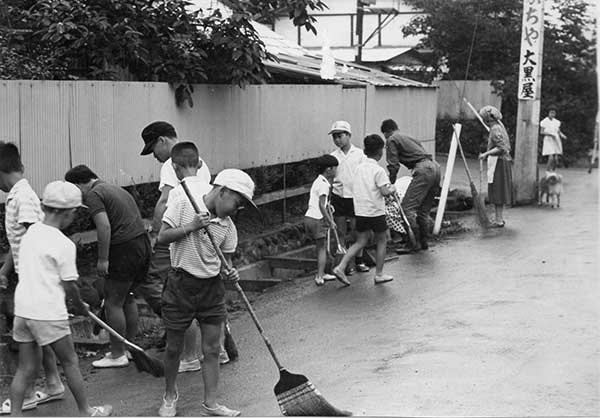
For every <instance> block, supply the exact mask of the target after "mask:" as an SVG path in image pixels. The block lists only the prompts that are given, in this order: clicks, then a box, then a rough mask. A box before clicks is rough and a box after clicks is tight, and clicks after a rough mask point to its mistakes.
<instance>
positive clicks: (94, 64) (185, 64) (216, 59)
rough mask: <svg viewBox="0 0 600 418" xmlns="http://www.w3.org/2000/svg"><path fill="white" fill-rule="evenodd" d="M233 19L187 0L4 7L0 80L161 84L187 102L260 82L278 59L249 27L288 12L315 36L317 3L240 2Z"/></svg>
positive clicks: (52, 0) (80, 0) (85, 0)
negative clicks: (199, 91)
mask: <svg viewBox="0 0 600 418" xmlns="http://www.w3.org/2000/svg"><path fill="white" fill-rule="evenodd" d="M231 4H232V6H233V7H232V13H231V14H230V15H229V16H227V17H225V16H223V15H222V14H221V11H220V10H214V11H213V12H212V13H211V14H209V15H207V14H202V13H201V11H190V10H191V8H190V6H191V3H190V2H188V1H186V0H156V1H148V0H5V2H3V3H2V5H0V52H2V57H3V59H2V63H1V64H0V78H4V79H7V78H8V79H23V78H25V79H100V80H123V79H129V80H137V81H166V82H169V83H172V84H173V85H175V86H176V87H177V94H178V97H179V98H180V99H181V100H184V99H186V98H187V99H189V98H190V96H189V92H190V91H191V84H193V83H202V82H213V83H234V84H238V85H240V86H243V85H245V84H247V83H261V82H264V81H265V80H267V79H268V78H269V73H268V71H267V69H266V67H265V65H264V61H265V60H266V59H275V57H273V56H271V55H270V54H269V53H268V52H267V51H266V49H265V45H264V43H263V42H262V41H261V40H260V39H259V37H258V35H257V34H256V32H255V30H254V28H253V27H252V24H251V20H252V19H253V18H261V19H268V18H269V17H272V16H273V13H281V12H282V11H283V12H286V13H288V14H289V16H290V18H291V19H293V20H294V23H295V24H297V25H299V26H304V27H306V29H307V30H313V31H314V30H315V29H314V26H313V25H312V23H313V18H311V17H309V16H308V12H307V10H308V9H319V10H322V9H323V8H325V7H326V6H325V4H324V3H323V2H321V1H320V0H278V1H274V0H263V1H255V0H252V1H251V0H246V1H245V0H242V1H236V2H231Z"/></svg>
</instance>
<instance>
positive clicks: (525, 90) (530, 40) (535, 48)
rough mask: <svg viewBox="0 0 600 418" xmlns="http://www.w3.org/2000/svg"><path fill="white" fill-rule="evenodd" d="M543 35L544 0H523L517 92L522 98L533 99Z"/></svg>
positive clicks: (537, 81)
mask: <svg viewBox="0 0 600 418" xmlns="http://www.w3.org/2000/svg"><path fill="white" fill-rule="evenodd" d="M543 36H544V1H543V0H524V1H523V28H522V34H521V54H520V55H519V93H518V97H519V99H522V100H535V99H536V98H537V97H536V92H537V86H538V83H539V82H540V80H538V72H539V66H541V57H540V52H541V51H540V42H542V37H543Z"/></svg>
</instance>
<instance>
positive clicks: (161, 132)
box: [141, 121, 177, 155]
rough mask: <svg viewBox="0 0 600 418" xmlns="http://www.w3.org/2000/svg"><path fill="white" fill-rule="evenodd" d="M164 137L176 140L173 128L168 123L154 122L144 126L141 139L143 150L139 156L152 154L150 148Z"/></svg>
mask: <svg viewBox="0 0 600 418" xmlns="http://www.w3.org/2000/svg"><path fill="white" fill-rule="evenodd" d="M161 136H166V137H167V138H177V133H176V132H175V128H174V127H173V125H171V124H170V123H169V122H163V121H156V122H152V123H151V124H150V125H148V126H146V127H145V128H144V130H143V131H142V139H143V140H144V142H145V145H144V149H143V150H142V152H141V155H148V154H150V153H152V148H154V144H155V143H156V141H157V140H158V138H159V137H161Z"/></svg>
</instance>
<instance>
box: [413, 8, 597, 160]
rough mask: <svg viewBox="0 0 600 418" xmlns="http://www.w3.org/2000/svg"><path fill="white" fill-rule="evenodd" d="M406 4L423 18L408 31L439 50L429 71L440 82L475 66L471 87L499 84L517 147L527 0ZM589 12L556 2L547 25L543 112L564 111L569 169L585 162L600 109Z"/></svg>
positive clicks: (461, 76) (470, 76) (561, 113)
mask: <svg viewBox="0 0 600 418" xmlns="http://www.w3.org/2000/svg"><path fill="white" fill-rule="evenodd" d="M406 2H407V3H409V4H411V5H412V6H413V7H415V8H417V9H420V10H422V11H423V12H424V14H423V15H420V16H418V17H416V18H414V19H413V20H412V21H411V23H410V25H409V26H407V27H406V28H405V29H404V32H405V34H407V35H422V36H423V38H422V40H421V46H423V47H428V48H431V49H432V50H433V51H434V54H433V57H432V61H431V62H429V63H428V64H429V65H431V66H433V67H434V68H436V69H437V71H438V75H441V76H443V78H445V79H454V80H462V79H464V78H465V74H466V70H467V66H468V67H469V71H468V77H467V79H469V80H477V79H488V80H498V81H499V82H497V83H494V85H495V87H496V89H497V92H498V93H499V94H500V95H501V96H502V98H503V100H502V113H503V115H504V119H503V121H504V122H505V125H506V127H507V130H508V131H509V135H510V136H511V138H512V140H513V141H514V135H515V127H516V115H517V88H518V87H517V86H518V81H517V77H518V73H519V52H520V43H521V23H522V13H523V2H522V0H461V1H446V0H406ZM546 3H547V4H548V2H546ZM588 6H589V5H588V3H587V2H585V1H584V0H562V1H560V2H556V3H554V4H552V5H551V7H550V10H546V19H545V24H544V58H543V67H542V112H543V113H544V112H545V109H546V108H547V107H548V106H549V105H551V104H555V105H557V106H558V110H559V118H562V120H563V121H564V131H565V133H566V134H567V136H568V137H569V139H568V140H567V141H565V144H564V151H565V160H566V162H567V163H569V162H571V161H574V160H576V159H578V158H581V157H582V156H583V155H584V154H585V152H586V149H587V148H591V144H592V142H591V141H592V135H593V128H594V119H595V113H596V103H597V89H596V87H595V86H596V70H595V50H594V48H593V46H594V43H595V36H596V35H595V33H594V32H593V28H594V20H593V19H592V18H591V17H590V16H589V15H588ZM586 28H588V29H586ZM473 35H474V42H473V50H472V53H471V59H470V61H469V50H470V45H471V41H472V39H473ZM444 69H445V70H447V72H446V73H444V72H443V70H444ZM540 151H541V147H540Z"/></svg>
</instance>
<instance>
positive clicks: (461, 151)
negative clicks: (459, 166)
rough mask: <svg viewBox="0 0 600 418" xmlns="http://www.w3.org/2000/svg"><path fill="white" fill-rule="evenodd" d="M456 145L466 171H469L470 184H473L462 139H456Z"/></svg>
mask: <svg viewBox="0 0 600 418" xmlns="http://www.w3.org/2000/svg"><path fill="white" fill-rule="evenodd" d="M453 129H454V128H453ZM456 143H457V144H458V150H459V151H460V156H461V157H462V160H463V163H464V164H465V170H466V171H467V177H468V178H469V183H471V184H473V179H472V178H471V171H470V170H469V165H468V164H467V159H466V158H465V153H464V152H463V148H462V145H461V143H460V138H458V136H457V137H456Z"/></svg>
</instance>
